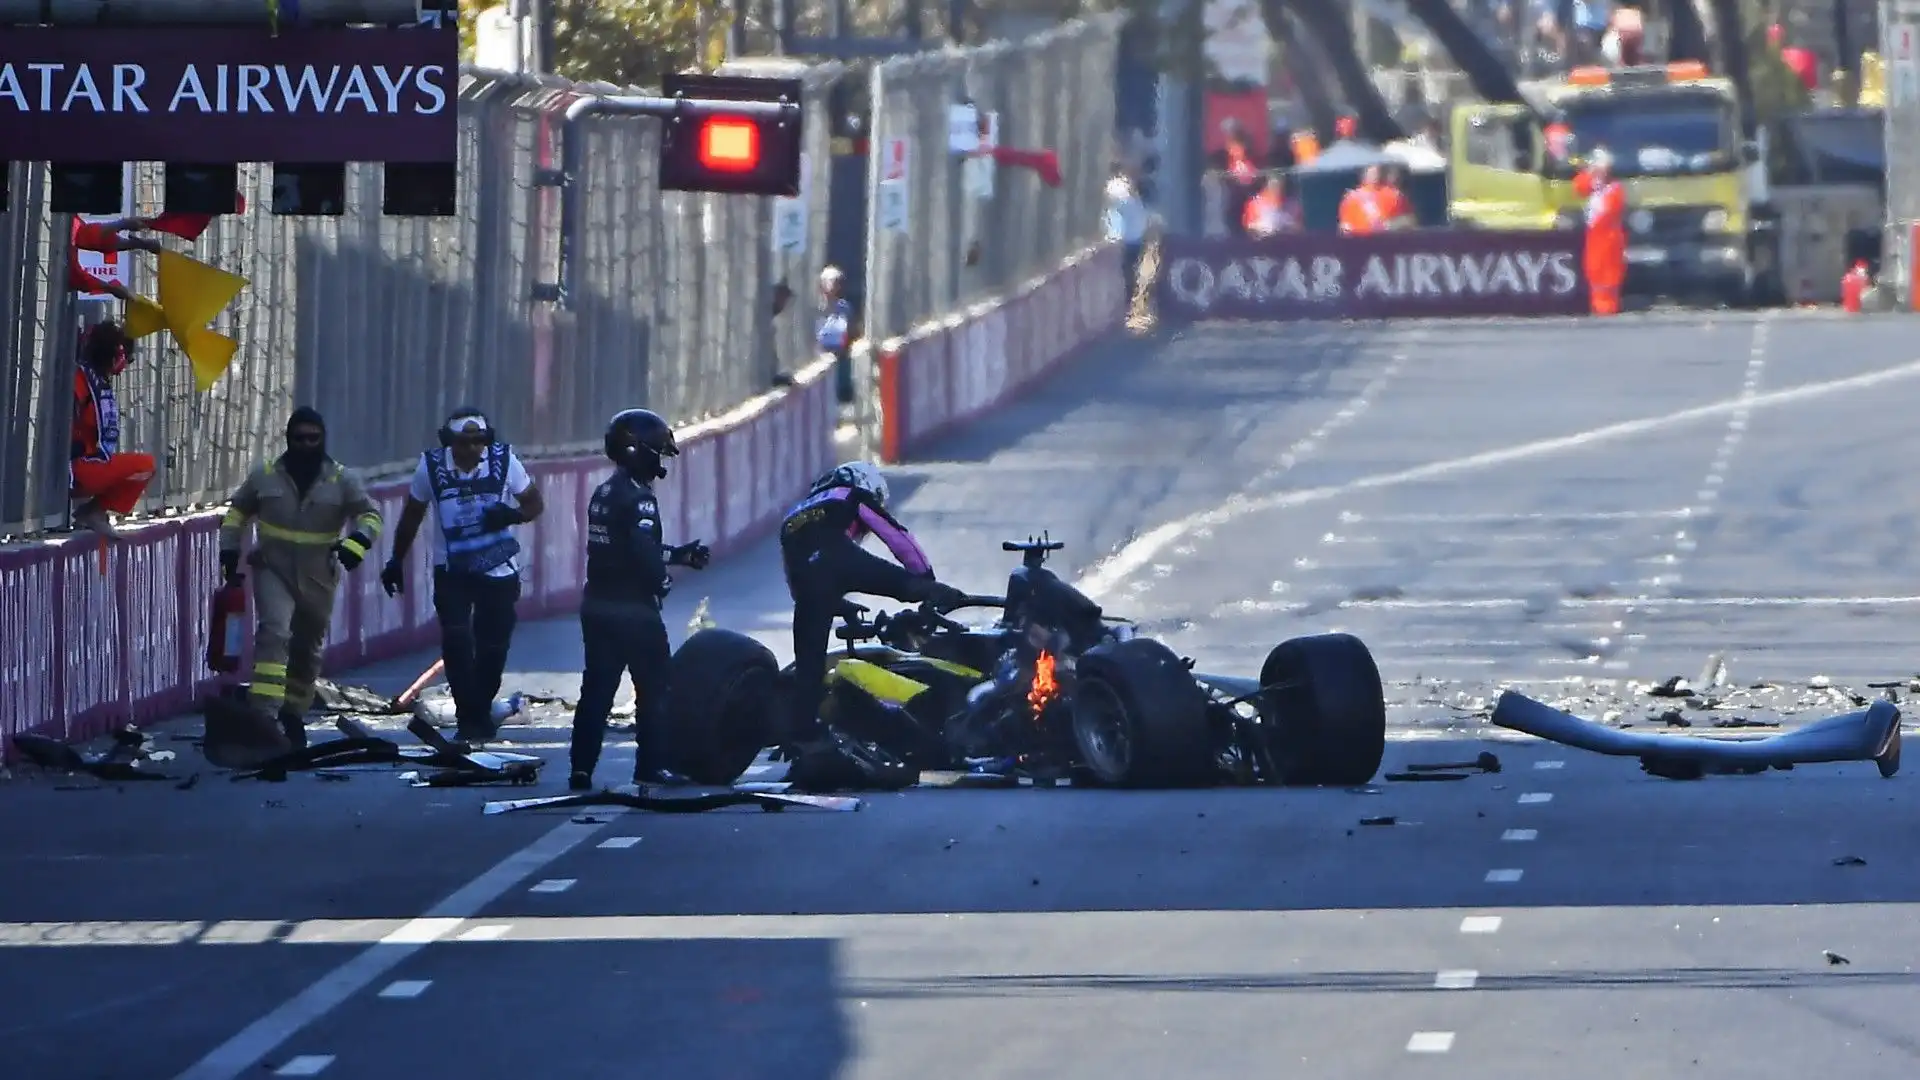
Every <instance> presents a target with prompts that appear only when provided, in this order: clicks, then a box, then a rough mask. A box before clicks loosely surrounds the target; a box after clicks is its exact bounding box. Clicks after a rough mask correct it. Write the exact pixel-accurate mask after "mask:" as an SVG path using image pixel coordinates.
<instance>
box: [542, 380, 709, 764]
mask: <svg viewBox="0 0 1920 1080" xmlns="http://www.w3.org/2000/svg"><path fill="white" fill-rule="evenodd" d="M679 453H680V449H679V447H677V446H675V445H674V442H673V429H672V428H671V427H669V426H668V425H667V422H666V421H665V420H663V419H661V418H660V416H659V415H658V414H656V413H652V412H648V411H647V410H645V409H628V410H627V411H625V412H623V413H620V414H619V415H617V416H615V417H614V418H613V421H612V422H611V423H609V424H608V425H607V457H608V458H609V459H611V460H612V461H613V463H614V465H615V466H616V468H615V471H614V474H613V475H612V476H610V477H608V478H607V480H606V482H605V483H603V484H601V485H600V486H599V487H598V488H596V489H595V490H594V492H593V499H592V501H591V502H589V503H588V504H587V583H586V591H585V595H584V596H583V597H582V598H581V603H580V632H581V634H582V636H583V637H584V638H585V639H586V650H587V664H586V671H585V672H583V673H582V675H581V677H580V704H579V705H578V706H576V707H575V708H574V710H573V746H572V759H573V770H572V775H571V776H569V777H568V778H567V786H568V787H569V788H571V789H573V790H574V791H585V790H587V789H589V788H591V787H592V786H593V768H594V766H595V765H597V764H598V763H599V761H600V748H601V743H602V741H603V740H604V739H605V737H606V731H607V714H608V713H610V712H612V711H613V695H614V694H615V692H617V691H618V690H619V688H620V682H621V680H622V678H623V677H624V676H625V675H626V674H627V673H628V672H632V674H633V684H634V690H635V693H636V696H637V699H636V701H635V702H634V718H633V735H634V743H635V756H634V765H633V782H634V783H636V784H639V785H642V786H643V787H645V786H648V785H655V784H658V785H663V786H672V785H676V784H680V783H684V781H683V780H682V779H681V778H680V777H678V776H675V775H674V774H672V773H671V772H668V771H667V768H666V756H665V752H666V748H665V746H664V745H663V741H664V740H663V736H664V735H665V731H664V728H665V720H664V716H663V712H664V709H665V706H666V697H667V665H668V662H669V661H670V660H671V659H672V655H673V651H672V647H671V646H670V645H669V644H668V643H667V624H666V623H665V622H664V621H662V620H661V618H660V602H661V601H662V600H664V599H666V595H667V591H668V589H669V588H671V587H672V583H673V582H672V579H671V578H669V577H668V576H667V567H669V566H690V567H692V568H693V569H695V570H700V569H704V568H705V567H706V565H707V560H708V559H709V558H711V553H710V552H708V550H707V547H706V545H705V544H702V543H701V542H700V541H698V540H695V541H693V542H692V543H690V544H682V545H680V546H679V547H666V546H664V545H663V542H662V540H661V536H660V504H659V502H658V501H657V500H656V499H655V498H654V494H653V486H652V485H653V482H654V481H655V480H658V479H660V478H661V477H664V476H666V475H667V468H666V465H665V464H663V461H664V459H666V458H670V457H675V456H677V455H678V454H679Z"/></svg>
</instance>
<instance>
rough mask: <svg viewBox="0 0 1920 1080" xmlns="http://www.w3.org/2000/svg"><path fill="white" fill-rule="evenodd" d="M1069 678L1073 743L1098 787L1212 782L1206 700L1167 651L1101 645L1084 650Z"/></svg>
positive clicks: (1146, 642) (1150, 644) (1137, 644)
mask: <svg viewBox="0 0 1920 1080" xmlns="http://www.w3.org/2000/svg"><path fill="white" fill-rule="evenodd" d="M1076 671H1077V673H1078V674H1077V678H1076V682H1075V685H1074V689H1073V706H1072V709H1073V714H1072V723H1073V740H1074V743H1075V745H1076V746H1078V747H1079V750H1080V757H1081V760H1082V762H1083V763H1084V764H1085V766H1086V769H1087V771H1088V772H1091V773H1092V774H1093V775H1094V777H1095V778H1096V779H1097V780H1098V782H1099V783H1100V784H1103V785H1111V786H1114V787H1199V786H1204V785H1207V784H1209V783H1211V782H1212V779H1213V773H1214V763H1213V750H1212V744H1211V738H1210V733H1209V729H1208V726H1207V695H1206V692H1205V691H1203V690H1201V689H1200V684H1198V683H1196V682H1194V680H1193V675H1192V673H1191V672H1189V671H1188V670H1187V665H1186V664H1185V663H1184V662H1183V661H1182V660H1181V659H1180V658H1179V657H1178V656H1176V655H1174V652H1173V650H1172V649H1169V648H1167V647H1166V646H1165V645H1162V644H1161V643H1160V642H1158V641H1153V640H1151V639H1148V638H1132V639H1130V640H1127V641H1116V642H1109V643H1107V644H1104V645H1097V646H1095V647H1094V648H1092V649H1089V650H1087V652H1086V653H1085V654H1084V655H1082V656H1081V657H1080V660H1079V663H1078V664H1077V665H1076Z"/></svg>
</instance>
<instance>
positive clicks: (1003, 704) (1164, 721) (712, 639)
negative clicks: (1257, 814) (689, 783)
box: [667, 537, 1386, 787]
mask: <svg viewBox="0 0 1920 1080" xmlns="http://www.w3.org/2000/svg"><path fill="white" fill-rule="evenodd" d="M1064 546H1065V545H1064V544H1061V543H1058V542H1054V541H1051V540H1049V539H1047V538H1045V537H1043V538H1041V539H1039V540H1032V539H1029V540H1027V541H1025V542H1014V541H1008V542H1005V543H1003V544H1002V545H1001V548H1002V550H1004V551H1007V552H1018V553H1020V554H1021V556H1022V565H1021V566H1019V567H1018V568H1016V569H1015V570H1014V571H1013V572H1012V573H1011V575H1009V577H1008V581H1007V589H1006V593H1005V595H1004V596H973V597H969V598H968V599H969V601H970V603H969V604H968V605H963V606H970V607H976V608H998V609H1000V613H1001V614H1000V617H999V618H998V619H997V620H995V621H994V622H993V623H991V624H990V625H984V626H968V625H966V624H963V623H961V622H959V621H957V620H955V619H952V618H950V617H948V616H947V615H943V614H941V613H938V612H936V611H934V610H932V609H931V608H928V607H924V606H923V607H918V608H908V609H905V610H901V611H897V612H893V613H890V614H886V613H883V614H879V615H875V616H874V617H873V618H872V619H867V618H866V617H865V616H866V613H867V609H866V608H864V607H860V606H858V605H848V606H847V608H846V609H845V610H843V612H842V613H841V625H840V626H839V628H838V629H837V630H836V631H835V633H836V636H837V637H839V638H840V640H841V641H842V642H844V643H845V644H844V645H843V646H842V647H841V648H839V649H838V650H836V651H835V652H833V653H830V654H829V656H828V677H827V678H828V688H827V689H828V692H827V695H826V699H825V703H824V705H823V707H822V718H823V719H824V720H825V721H826V722H827V723H828V725H829V727H830V728H832V729H833V730H834V731H835V732H836V733H837V734H838V735H839V736H841V738H842V740H843V743H852V744H854V745H855V746H857V747H859V748H860V750H861V751H862V752H865V753H869V754H873V755H875V756H876V757H877V758H880V759H883V760H885V761H888V762H896V763H898V764H899V766H900V768H899V769H897V770H889V771H891V772H894V773H896V774H898V775H903V776H904V777H905V778H906V779H905V780H904V783H903V785H902V786H905V784H911V783H913V782H914V780H916V779H917V778H918V775H919V773H920V772H922V771H932V772H946V771H952V772H960V773H963V774H972V775H973V776H974V777H978V778H982V779H997V780H1001V781H1005V782H1007V783H1019V782H1021V781H1022V780H1026V781H1032V782H1054V781H1059V780H1068V781H1070V782H1073V783H1075V784H1079V785H1095V786H1113V787H1199V786H1208V785H1213V784H1220V783H1238V784H1256V783H1271V784H1290V785H1323V784H1324V785H1342V786H1350V785H1355V784H1363V783H1366V782H1367V781H1368V780H1370V779H1372V777H1373V775H1374V773H1375V772H1377V771H1378V769H1379V767H1380V760H1381V757H1382V755H1383V753H1384V752H1385V746H1386V704H1385V698H1384V695H1383V693H1382V689H1381V683H1380V673H1379V669H1378V668H1377V667H1376V666H1375V664H1374V661H1373V656H1372V654H1371V653H1369V652H1368V650H1367V648H1366V646H1365V645H1364V644H1362V643H1361V642H1360V641H1359V639H1357V638H1354V637H1352V636H1350V635H1346V634H1321V635H1315V636H1310V637H1300V638H1294V639H1292V640H1290V641H1286V642H1283V643H1281V644H1280V645H1278V646H1276V647H1275V648H1274V649H1273V651H1272V652H1270V653H1269V654H1268V655H1267V658H1266V662H1265V663H1264V664H1263V665H1262V666H1261V670H1260V674H1259V677H1258V678H1245V677H1237V676H1227V675H1211V674H1204V673H1199V672H1195V671H1193V670H1192V668H1193V662H1192V661H1191V660H1188V659H1183V658H1182V657H1180V656H1178V655H1176V654H1175V653H1174V652H1173V650H1171V649H1169V648H1168V647H1167V646H1166V645H1165V644H1163V643H1161V642H1159V641H1156V640H1153V639H1151V638H1147V637H1143V636H1139V635H1138V634H1136V633H1135V629H1134V627H1133V625H1132V624H1131V623H1129V622H1127V621H1126V620H1124V619H1119V618H1115V617H1113V616H1110V615H1107V614H1106V613H1105V612H1104V611H1103V610H1102V609H1101V608H1100V606H1099V605H1098V604H1095V603H1094V602H1093V601H1092V600H1090V599H1089V598H1088V597H1086V596H1085V595H1084V594H1082V593H1080V592H1079V591H1078V590H1076V589H1074V588H1073V586H1071V585H1069V584H1067V583H1066V582H1064V581H1062V580H1061V579H1060V578H1059V577H1058V576H1057V575H1056V574H1054V573H1053V572H1052V571H1051V570H1049V569H1047V567H1046V560H1047V556H1048V555H1049V554H1051V553H1052V552H1055V551H1059V550H1060V549H1061V548H1063V547H1064ZM792 677H793V671H792V668H791V667H790V666H789V667H788V668H787V669H786V670H784V671H783V670H781V669H780V668H779V665H778V663H777V661H776V660H775V659H774V656H773V653H772V652H771V651H770V650H768V649H767V648H766V647H765V646H763V645H761V644H760V643H759V642H757V641H755V640H753V639H752V638H750V637H748V636H746V635H744V634H739V633H736V632H733V631H730V630H725V629H714V628H710V629H705V630H702V631H700V632H698V633H696V634H694V635H693V636H692V637H690V638H688V639H687V641H686V642H685V644H683V645H682V646H681V647H680V649H679V651H678V652H676V653H675V654H674V658H673V669H672V679H671V685H672V690H671V691H670V693H669V702H668V708H667V716H668V725H669V731H670V735H669V738H670V740H671V745H672V747H673V749H672V750H671V751H670V754H671V757H672V759H673V762H674V764H673V766H672V767H673V768H674V769H675V771H677V772H680V773H681V774H683V775H686V776H688V777H691V778H693V779H695V780H697V781H699V782H701V783H706V784H727V783H731V782H732V781H733V780H735V779H736V778H738V777H739V776H740V775H741V774H742V773H744V772H745V771H746V769H747V768H748V767H749V766H750V765H751V764H752V763H753V761H754V760H755V758H756V757H757V756H758V755H759V753H760V752H761V750H762V749H764V748H765V747H766V746H767V745H768V744H770V743H771V742H773V741H774V739H775V730H774V727H773V725H774V722H775V719H776V718H777V717H779V716H780V714H781V710H782V708H783V707H784V705H783V703H784V701H785V700H786V698H785V695H784V692H783V680H785V679H789V678H792Z"/></svg>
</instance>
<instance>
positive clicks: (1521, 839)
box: [1500, 829, 1540, 844]
mask: <svg viewBox="0 0 1920 1080" xmlns="http://www.w3.org/2000/svg"><path fill="white" fill-rule="evenodd" d="M1539 838H1540V830H1538V829H1508V830H1507V831H1506V832H1503V833H1501V834H1500V839H1502V840H1505V841H1507V842H1508V843H1510V844H1513V843H1518V844H1524V843H1526V842H1527V841H1529V840H1537V839H1539Z"/></svg>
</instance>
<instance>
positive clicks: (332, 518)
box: [206, 406, 381, 768]
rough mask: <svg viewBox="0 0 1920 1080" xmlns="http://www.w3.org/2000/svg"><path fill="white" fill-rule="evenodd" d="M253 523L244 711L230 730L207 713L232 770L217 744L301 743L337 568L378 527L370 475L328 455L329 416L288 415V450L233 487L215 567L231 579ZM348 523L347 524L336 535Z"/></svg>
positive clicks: (353, 561)
mask: <svg viewBox="0 0 1920 1080" xmlns="http://www.w3.org/2000/svg"><path fill="white" fill-rule="evenodd" d="M249 523H251V524H252V525H253V526H254V528H255V531H256V536H255V542H254V546H253V553H252V555H251V556H250V557H249V558H248V560H247V563H248V566H249V568H251V569H252V571H253V609H254V618H255V629H254V638H253V673H252V676H251V686H250V687H249V690H248V695H247V709H246V714H247V715H246V716H244V717H232V716H228V717H227V718H226V719H227V722H228V724H229V725H230V726H229V728H228V730H227V731H224V732H218V733H217V732H216V731H215V717H216V712H215V710H213V709H209V710H208V714H207V741H206V747H207V757H208V758H209V759H210V760H213V761H214V764H216V765H224V766H225V767H228V768H240V767H246V763H242V764H238V765H236V764H230V763H228V762H223V761H221V760H219V759H218V758H216V756H215V753H216V743H219V744H221V745H222V747H223V748H228V747H231V745H232V744H235V743H237V744H239V751H240V752H239V754H238V756H240V757H246V756H249V754H260V755H264V757H265V758H271V757H273V756H276V755H277V754H280V753H286V752H287V751H289V750H292V749H299V748H303V747H305V746H306V742H307V728H306V715H307V709H308V707H309V706H311V705H312V704H313V683H314V680H315V679H316V678H318V677H319V675H320V660H321V656H322V653H323V652H324V650H325V649H326V644H327V627H328V625H329V624H330V623H331V622H332V620H333V602H334V593H335V592H336V591H338V589H339V585H340V571H341V570H343V569H344V570H347V571H349V572H351V571H353V570H354V569H356V568H358V567H359V566H360V564H361V562H362V561H363V560H364V559H366V557H367V552H368V551H369V550H371V549H372V548H373V545H374V541H376V540H378V539H379V538H380V528H381V522H380V512H379V510H377V509H375V507H374V505H373V500H372V499H371V498H369V497H368V496H367V485H366V482H365V481H364V480H362V479H361V477H360V474H359V473H357V472H355V471H353V470H352V469H349V468H346V467H345V466H343V465H341V464H340V463H339V462H337V461H334V460H333V458H332V457H330V456H329V455H328V454H327V425H326V421H325V420H324V419H323V418H322V417H321V415H320V413H319V412H318V411H317V410H315V409H313V408H311V407H309V406H301V407H300V408H298V409H295V410H294V411H293V415H292V417H290V418H289V419H288V420H287V450H286V453H284V454H281V455H280V457H279V458H277V459H276V460H274V461H273V462H271V463H268V464H265V465H261V466H260V467H258V468H256V469H255V470H254V471H253V472H252V473H251V474H249V475H248V477H247V478H246V480H245V481H244V482H243V483H242V484H241V485H240V489H239V490H238V491H236V492H234V493H233V499H232V501H231V504H230V506H229V508H228V510H227V516H226V518H225V519H224V520H222V521H221V523H220V569H221V571H222V572H223V573H224V574H225V575H226V578H227V580H228V581H229V582H234V581H237V580H239V579H240V578H241V577H242V575H241V572H240V547H241V541H242V539H243V538H244V536H245V534H246V531H247V526H248V524H249ZM345 529H351V530H352V531H351V532H349V533H347V535H345V536H342V535H341V532H342V530H345ZM276 721H277V724H276ZM222 736H228V737H226V738H223V737H222ZM256 760H259V758H256Z"/></svg>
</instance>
